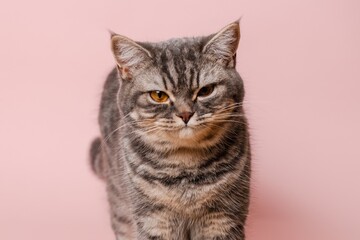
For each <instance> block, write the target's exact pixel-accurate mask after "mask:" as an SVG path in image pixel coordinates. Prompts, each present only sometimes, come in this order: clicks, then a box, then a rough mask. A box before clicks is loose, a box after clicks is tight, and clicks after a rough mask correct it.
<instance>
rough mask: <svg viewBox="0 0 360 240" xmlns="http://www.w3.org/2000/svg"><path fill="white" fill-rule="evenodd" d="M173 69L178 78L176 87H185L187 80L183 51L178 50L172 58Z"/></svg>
mask: <svg viewBox="0 0 360 240" xmlns="http://www.w3.org/2000/svg"><path fill="white" fill-rule="evenodd" d="M174 67H175V71H176V74H177V76H178V86H182V87H184V86H185V85H187V78H186V74H185V72H186V63H185V60H184V56H183V50H182V49H180V53H179V54H178V55H177V56H175V57H174Z"/></svg>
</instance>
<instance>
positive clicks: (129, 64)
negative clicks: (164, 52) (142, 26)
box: [111, 33, 152, 80]
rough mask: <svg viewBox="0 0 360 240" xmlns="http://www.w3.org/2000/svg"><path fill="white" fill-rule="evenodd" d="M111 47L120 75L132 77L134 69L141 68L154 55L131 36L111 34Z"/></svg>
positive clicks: (123, 77)
mask: <svg viewBox="0 0 360 240" xmlns="http://www.w3.org/2000/svg"><path fill="white" fill-rule="evenodd" d="M111 49H112V52H113V54H114V57H115V60H116V63H117V67H118V71H119V74H120V77H121V78H122V79H124V80H129V79H131V78H132V76H133V73H134V71H136V70H137V69H139V68H141V67H142V66H144V64H146V63H147V62H148V61H149V60H150V59H151V57H152V55H151V53H150V52H149V51H148V50H147V49H145V48H143V47H142V46H140V45H139V44H138V43H136V42H135V41H133V40H131V39H130V38H127V37H124V36H121V35H117V34H114V33H112V34H111Z"/></svg>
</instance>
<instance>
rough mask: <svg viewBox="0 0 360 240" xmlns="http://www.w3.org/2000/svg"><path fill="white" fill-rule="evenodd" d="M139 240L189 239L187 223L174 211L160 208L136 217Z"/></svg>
mask: <svg viewBox="0 0 360 240" xmlns="http://www.w3.org/2000/svg"><path fill="white" fill-rule="evenodd" d="M136 225H137V230H138V239H139V240H150V239H151V240H153V239H156V240H188V239H189V238H188V236H187V233H186V223H185V221H183V220H182V219H181V218H180V217H178V216H174V214H173V213H170V212H167V211H164V210H158V211H154V212H147V213H146V214H143V215H138V216H137V217H136Z"/></svg>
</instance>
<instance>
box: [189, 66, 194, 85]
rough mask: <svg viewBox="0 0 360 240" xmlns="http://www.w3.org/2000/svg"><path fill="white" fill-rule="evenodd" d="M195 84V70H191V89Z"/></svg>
mask: <svg viewBox="0 0 360 240" xmlns="http://www.w3.org/2000/svg"><path fill="white" fill-rule="evenodd" d="M193 83H194V69H193V68H191V69H190V86H189V87H190V88H192V85H193Z"/></svg>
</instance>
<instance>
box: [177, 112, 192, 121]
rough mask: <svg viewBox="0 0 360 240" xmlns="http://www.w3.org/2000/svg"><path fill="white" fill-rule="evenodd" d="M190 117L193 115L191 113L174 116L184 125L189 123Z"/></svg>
mask: <svg viewBox="0 0 360 240" xmlns="http://www.w3.org/2000/svg"><path fill="white" fill-rule="evenodd" d="M192 115H194V113H193V112H182V113H179V114H176V116H178V117H179V118H181V119H182V120H183V121H184V123H185V124H187V123H188V122H189V120H190V118H191V116H192Z"/></svg>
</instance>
